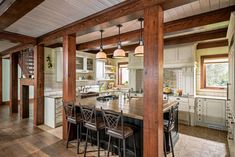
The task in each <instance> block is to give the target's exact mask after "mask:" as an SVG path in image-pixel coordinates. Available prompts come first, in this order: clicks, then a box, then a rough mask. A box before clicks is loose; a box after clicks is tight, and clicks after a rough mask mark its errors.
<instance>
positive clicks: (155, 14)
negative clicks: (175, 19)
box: [144, 0, 164, 157]
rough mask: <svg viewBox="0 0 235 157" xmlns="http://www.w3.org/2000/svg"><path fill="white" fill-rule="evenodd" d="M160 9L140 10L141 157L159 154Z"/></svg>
mask: <svg viewBox="0 0 235 157" xmlns="http://www.w3.org/2000/svg"><path fill="white" fill-rule="evenodd" d="M145 1H148V0H145ZM163 47H164V44H163V10H162V8H161V6H152V7H149V8H146V9H145V10H144V108H145V110H144V157H162V156H163V111H162V110H163V100H162V99H163V97H162V94H163Z"/></svg>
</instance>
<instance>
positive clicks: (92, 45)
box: [77, 30, 140, 50]
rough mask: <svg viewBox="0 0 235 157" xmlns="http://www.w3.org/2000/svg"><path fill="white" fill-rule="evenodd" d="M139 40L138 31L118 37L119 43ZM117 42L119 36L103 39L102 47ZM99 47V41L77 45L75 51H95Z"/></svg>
mask: <svg viewBox="0 0 235 157" xmlns="http://www.w3.org/2000/svg"><path fill="white" fill-rule="evenodd" d="M139 38H140V30H135V31H131V32H127V33H122V34H121V35H120V39H121V41H138V40H139ZM118 40H119V35H114V36H111V37H107V38H103V45H112V44H117V43H118ZM99 46H100V39H98V40H94V41H89V42H86V43H82V44H78V45H77V49H78V50H87V49H96V48H98V47H99Z"/></svg>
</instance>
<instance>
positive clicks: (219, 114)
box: [203, 99, 225, 127]
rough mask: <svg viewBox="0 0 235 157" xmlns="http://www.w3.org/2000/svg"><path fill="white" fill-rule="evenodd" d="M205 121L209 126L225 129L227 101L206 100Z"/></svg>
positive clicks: (204, 105)
mask: <svg viewBox="0 0 235 157" xmlns="http://www.w3.org/2000/svg"><path fill="white" fill-rule="evenodd" d="M203 121H204V123H206V124H207V125H211V126H213V125H214V126H222V127H225V101H224V100H215V99H204V102H203Z"/></svg>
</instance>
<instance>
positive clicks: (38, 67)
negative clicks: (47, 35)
mask: <svg viewBox="0 0 235 157" xmlns="http://www.w3.org/2000/svg"><path fill="white" fill-rule="evenodd" d="M33 105H34V107H33V112H34V113H33V115H34V118H33V121H34V125H40V124H43V123H44V45H37V46H35V47H34V104H33Z"/></svg>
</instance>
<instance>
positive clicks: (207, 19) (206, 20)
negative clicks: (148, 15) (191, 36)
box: [164, 5, 235, 33]
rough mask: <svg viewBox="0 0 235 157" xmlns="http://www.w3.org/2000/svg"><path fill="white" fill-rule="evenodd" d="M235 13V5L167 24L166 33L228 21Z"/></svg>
mask: <svg viewBox="0 0 235 157" xmlns="http://www.w3.org/2000/svg"><path fill="white" fill-rule="evenodd" d="M233 11H235V5H234V6H231V7H227V8H223V9H219V10H215V11H211V12H207V13H202V14H199V15H195V16H191V17H186V18H183V19H179V20H175V21H171V22H167V23H166V24H165V29H164V31H165V33H169V32H175V31H180V30H184V29H189V28H193V27H199V26H204V25H209V24H213V23H217V22H222V21H228V20H229V18H230V14H231V12H233Z"/></svg>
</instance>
